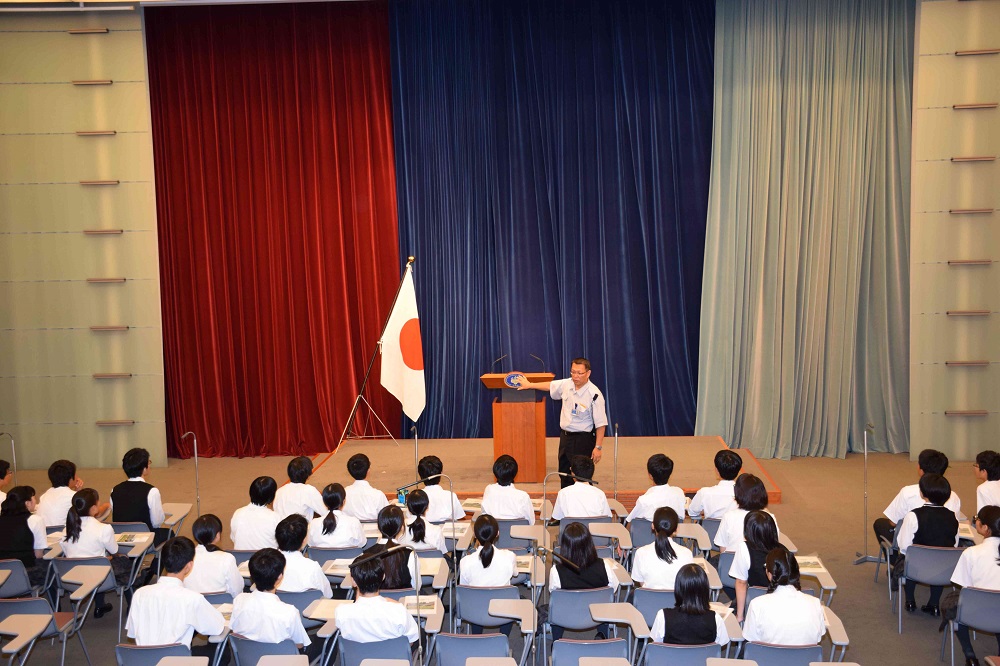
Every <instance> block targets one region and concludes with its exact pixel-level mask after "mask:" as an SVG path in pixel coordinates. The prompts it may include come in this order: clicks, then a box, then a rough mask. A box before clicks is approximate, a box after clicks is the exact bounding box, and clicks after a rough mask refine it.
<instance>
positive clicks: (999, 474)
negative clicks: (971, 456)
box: [974, 451, 1000, 511]
mask: <svg viewBox="0 0 1000 666" xmlns="http://www.w3.org/2000/svg"><path fill="white" fill-rule="evenodd" d="M974 468H975V470H976V479H978V480H979V481H981V482H982V483H980V484H979V487H978V488H976V511H982V510H983V507H984V506H1000V453H997V452H996V451H980V452H979V454H978V455H977V456H976V463H975V465H974Z"/></svg>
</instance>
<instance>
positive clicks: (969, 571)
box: [941, 505, 1000, 666]
mask: <svg viewBox="0 0 1000 666" xmlns="http://www.w3.org/2000/svg"><path fill="white" fill-rule="evenodd" d="M976 531H977V532H979V534H980V535H981V536H983V537H984V538H983V542H982V543H981V544H979V545H978V546H972V547H971V548H966V549H965V550H963V551H962V556H961V557H960V558H959V559H958V564H957V565H956V566H955V572H954V573H953V574H952V575H951V582H953V583H955V584H956V585H961V586H962V587H977V588H980V589H983V590H997V591H1000V557H998V556H1000V506H994V505H988V506H984V507H982V508H981V509H979V513H978V515H977V516H976ZM951 595H954V596H953V597H952V598H951V599H949V598H945V600H944V601H943V602H942V604H941V612H942V613H943V614H944V616H945V618H947V619H949V620H954V619H955V616H956V606H957V605H958V593H957V592H952V593H951ZM951 595H949V596H951ZM955 633H956V634H957V635H958V642H959V643H961V644H962V651H963V652H964V653H965V664H966V666H979V660H978V659H977V658H976V651H975V650H974V649H973V647H972V641H971V640H969V628H968V627H967V626H965V625H964V624H960V625H958V631H956V632H955ZM996 639H997V650H1000V634H997V635H996Z"/></svg>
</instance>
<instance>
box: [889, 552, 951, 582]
mask: <svg viewBox="0 0 1000 666" xmlns="http://www.w3.org/2000/svg"><path fill="white" fill-rule="evenodd" d="M961 555H962V549H961V548H938V547H936V546H917V545H913V546H910V547H909V548H907V549H906V560H905V565H904V567H903V568H904V572H903V575H904V576H905V577H906V580H912V581H916V582H918V583H923V584H924V585H951V575H952V574H953V573H955V565H957V564H958V558H959V557H961Z"/></svg>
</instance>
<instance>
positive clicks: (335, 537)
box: [307, 483, 368, 548]
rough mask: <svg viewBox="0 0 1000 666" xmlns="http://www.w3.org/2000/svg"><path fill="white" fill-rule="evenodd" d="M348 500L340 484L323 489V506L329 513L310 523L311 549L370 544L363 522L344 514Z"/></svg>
mask: <svg viewBox="0 0 1000 666" xmlns="http://www.w3.org/2000/svg"><path fill="white" fill-rule="evenodd" d="M346 498H347V491H346V490H345V489H344V486H342V485H340V484H339V483H331V484H330V485H328V486H327V487H326V488H323V504H325V505H326V508H327V509H329V511H328V512H327V514H326V515H325V516H319V517H316V518H313V519H312V520H310V521H309V538H308V541H307V543H308V544H309V546H310V547H311V548H361V547H362V546H364V545H365V544H366V543H367V542H368V540H367V539H366V538H365V530H364V528H363V527H361V521H360V520H358V519H357V518H355V517H354V516H349V515H347V514H346V513H344V511H343V508H344V501H345V500H346Z"/></svg>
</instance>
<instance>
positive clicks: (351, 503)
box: [344, 453, 389, 522]
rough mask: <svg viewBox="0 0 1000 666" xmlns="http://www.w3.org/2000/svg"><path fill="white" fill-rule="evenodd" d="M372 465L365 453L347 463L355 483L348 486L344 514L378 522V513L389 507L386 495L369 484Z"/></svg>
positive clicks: (358, 454)
mask: <svg viewBox="0 0 1000 666" xmlns="http://www.w3.org/2000/svg"><path fill="white" fill-rule="evenodd" d="M371 466H372V463H371V461H370V460H369V459H368V456H366V455H365V454H363V453H355V454H354V455H353V456H351V457H350V459H348V461H347V473H348V474H350V475H351V478H352V479H354V483H352V484H351V485H349V486H347V488H345V490H346V491H347V499H346V500H344V513H346V514H347V515H348V516H354V517H355V518H357V519H358V520H362V521H367V522H372V521H376V520H378V512H379V511H381V510H382V509H383V508H384V507H386V506H388V505H389V500H388V499H387V498H386V496H385V493H383V492H382V491H381V490H378V489H377V488H373V487H372V485H371V484H370V483H368V470H369V469H371Z"/></svg>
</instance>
